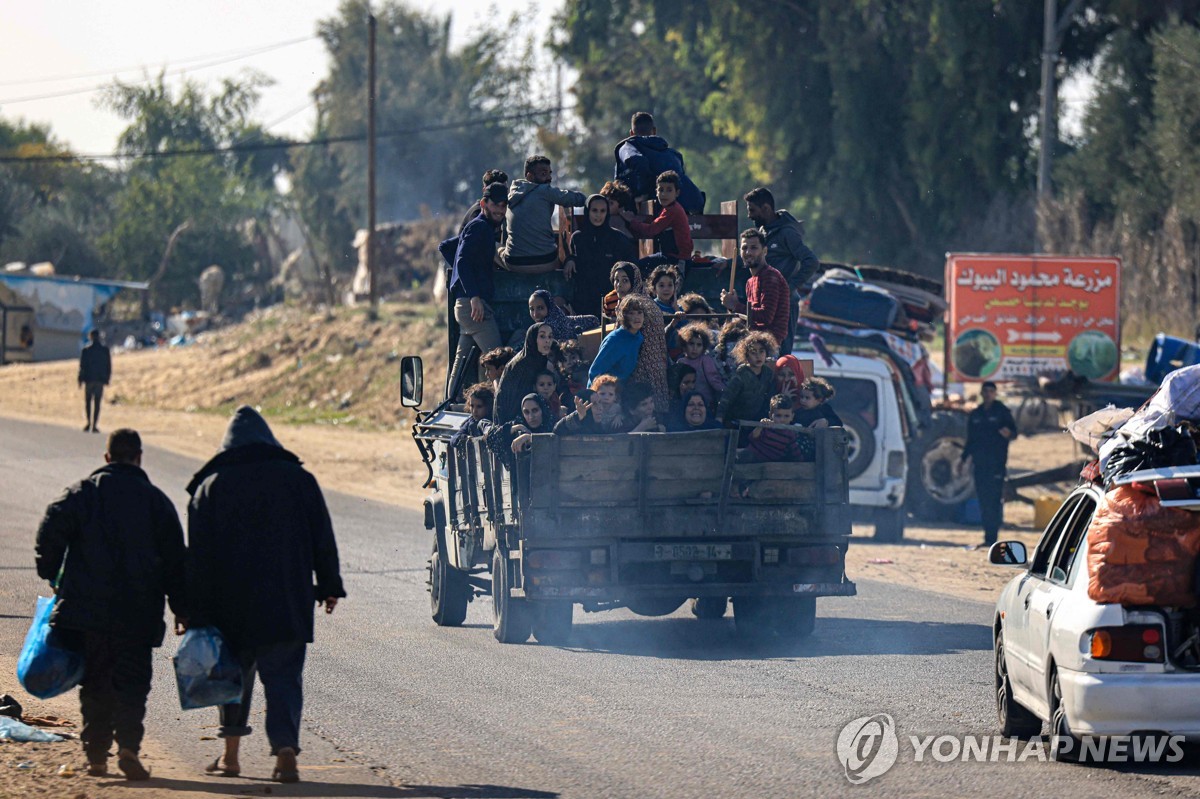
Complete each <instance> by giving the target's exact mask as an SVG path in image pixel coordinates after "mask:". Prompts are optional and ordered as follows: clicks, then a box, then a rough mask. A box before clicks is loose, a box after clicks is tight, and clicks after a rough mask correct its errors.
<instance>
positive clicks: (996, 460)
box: [962, 400, 1017, 474]
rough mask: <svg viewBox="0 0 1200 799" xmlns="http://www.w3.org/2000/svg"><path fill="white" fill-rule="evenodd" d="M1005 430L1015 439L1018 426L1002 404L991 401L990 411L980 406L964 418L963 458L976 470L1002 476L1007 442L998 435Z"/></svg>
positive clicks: (986, 407) (1006, 458)
mask: <svg viewBox="0 0 1200 799" xmlns="http://www.w3.org/2000/svg"><path fill="white" fill-rule="evenodd" d="M1005 427H1007V428H1008V430H1009V432H1010V433H1012V434H1013V435H1016V432H1017V422H1016V420H1015V419H1013V415H1012V411H1010V410H1009V409H1008V408H1007V407H1006V406H1005V405H1004V403H1002V402H1000V401H999V400H993V401H992V404H991V407H988V406H985V405H982V404H981V405H980V406H979V407H978V408H976V409H975V410H973V411H971V412H970V413H969V414H967V443H966V446H964V447H963V451H962V458H963V460H966V459H967V458H968V457H969V458H971V459H972V461H973V463H974V466H975V468H976V469H984V470H995V471H996V472H998V473H999V474H1003V473H1004V470H1005V468H1006V467H1007V466H1008V443H1009V439H1007V438H1005V437H1004V436H1002V435H1000V430H1001V428H1005Z"/></svg>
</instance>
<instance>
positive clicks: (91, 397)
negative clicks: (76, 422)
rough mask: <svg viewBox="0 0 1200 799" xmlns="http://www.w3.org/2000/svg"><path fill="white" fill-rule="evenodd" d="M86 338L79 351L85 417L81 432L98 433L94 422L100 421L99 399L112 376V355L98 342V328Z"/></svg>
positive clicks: (80, 383)
mask: <svg viewBox="0 0 1200 799" xmlns="http://www.w3.org/2000/svg"><path fill="white" fill-rule="evenodd" d="M88 338H89V339H90V340H91V343H90V344H88V345H87V346H86V347H84V348H83V351H82V352H80V353H79V385H81V386H82V387H83V413H84V417H85V418H86V419H87V424H85V425H84V426H83V432H85V433H86V432H87V431H88V430H91V431H92V432H93V433H99V432H100V430H99V429H98V428H97V427H96V424H97V423H98V422H99V421H100V400H101V399H102V398H103V397H104V387H105V386H107V385H108V381H109V380H110V379H111V378H112V356H111V355H110V354H109V352H108V347H106V346H104V344H102V343H101V342H100V331H99V330H95V329H93V330H92V331H91V332H90V333H88Z"/></svg>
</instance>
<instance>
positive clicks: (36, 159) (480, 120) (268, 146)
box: [0, 106, 575, 164]
mask: <svg viewBox="0 0 1200 799" xmlns="http://www.w3.org/2000/svg"><path fill="white" fill-rule="evenodd" d="M574 108H575V106H556V107H553V108H535V109H531V110H529V111H521V112H517V113H512V114H502V115H500V116H494V117H477V118H475V119H464V120H460V121H458V122H446V123H444V124H441V125H424V126H422V127H416V128H403V129H399V130H389V131H384V132H382V133H378V134H376V136H377V137H378V138H381V139H390V138H395V137H397V136H413V135H416V134H420V133H435V132H437V131H443V130H456V129H458V128H469V127H475V126H477V125H490V124H495V123H498V122H512V121H516V120H521V119H530V118H532V117H538V116H545V115H547V114H554V113H558V112H562V111H571V110H574ZM366 140H367V135H366V134H365V133H354V134H348V135H345V136H327V137H324V138H320V139H309V140H308V141H298V142H257V143H256V142H246V143H241V144H229V145H225V146H223V147H207V148H204V149H195V150H183V149H175V150H155V151H148V152H141V153H86V154H83V153H81V154H63V155H35V156H27V157H26V156H19V155H3V156H0V164H36V163H54V162H57V163H62V162H71V161H111V160H122V159H140V158H151V159H156V158H181V157H187V156H198V155H218V154H221V153H241V152H258V151H261V150H291V149H296V148H301V147H324V146H327V145H330V144H345V143H350V142H363V141H366Z"/></svg>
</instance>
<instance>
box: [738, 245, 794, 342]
mask: <svg viewBox="0 0 1200 799" xmlns="http://www.w3.org/2000/svg"><path fill="white" fill-rule="evenodd" d="M791 296H792V292H791V289H790V288H788V283H787V280H785V279H784V277H783V275H781V274H780V273H779V270H778V269H776V268H775V267H773V266H771V265H769V264H768V265H767V266H765V267H763V268H762V269H760V270H758V274H757V275H751V276H750V279H749V280H747V281H746V302H742V301H741V298H738V300H737V302H736V303H735V307H734V308H732V309H731V310H734V311H738V312H744V313H745V314H746V318H747V321H748V322H749V325H750V329H751V330H752V331H753V330H761V331H763V332H764V333H770V334H771V335H772V336H774V337H775V343H776V344H779V343H781V342H782V341H783V339H784V337H785V336H787V329H788V317H789V316H790V315H791V310H790V309H791Z"/></svg>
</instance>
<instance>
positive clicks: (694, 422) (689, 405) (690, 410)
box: [667, 391, 721, 433]
mask: <svg viewBox="0 0 1200 799" xmlns="http://www.w3.org/2000/svg"><path fill="white" fill-rule="evenodd" d="M720 429H721V425H720V424H719V423H718V422H717V420H716V419H714V418H713V416H712V411H711V409H710V408H709V407H708V401H707V400H705V399H704V395H703V394H701V393H700V392H699V391H689V392H688V393H687V394H684V395H683V402H682V403H680V406H679V409H678V410H677V411H676V412H675V413H674V414H672V415H671V417H670V418H669V419H668V420H667V432H668V433H688V432H691V431H693V430H720Z"/></svg>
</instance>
